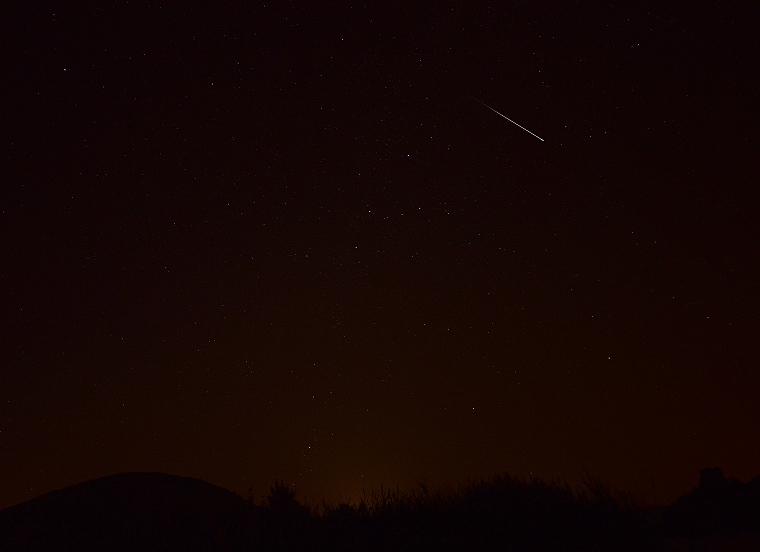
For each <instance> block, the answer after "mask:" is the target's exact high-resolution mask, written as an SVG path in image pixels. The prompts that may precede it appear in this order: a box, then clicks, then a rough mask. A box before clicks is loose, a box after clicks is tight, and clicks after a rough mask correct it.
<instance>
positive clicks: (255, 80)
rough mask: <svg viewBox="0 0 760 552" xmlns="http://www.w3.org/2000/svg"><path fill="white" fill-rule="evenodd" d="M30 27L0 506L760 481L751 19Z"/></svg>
mask: <svg viewBox="0 0 760 552" xmlns="http://www.w3.org/2000/svg"><path fill="white" fill-rule="evenodd" d="M0 10H2V14H1V15H0V21H2V24H1V25H2V27H3V32H2V33H0V35H1V36H2V38H1V39H0V40H2V48H3V51H4V52H5V55H4V56H3V58H4V61H3V66H4V69H3V74H4V78H3V79H2V80H3V82H2V84H0V90H2V98H3V105H4V115H3V117H4V119H3V124H2V148H0V149H1V151H2V163H1V164H0V166H2V169H1V170H2V177H1V180H2V182H3V184H2V185H0V186H1V188H2V199H1V200H0V201H1V202H2V208H1V209H0V211H2V213H0V216H1V217H2V218H1V221H2V222H1V223H0V224H1V231H0V232H1V233H0V240H1V241H0V255H1V258H2V262H1V263H0V286H2V302H1V303H0V309H1V310H0V315H1V316H2V319H1V320H0V325H1V326H2V328H3V330H2V332H0V340H1V341H0V347H1V348H2V355H1V356H2V358H3V360H2V361H0V362H1V363H2V366H3V368H2V374H3V376H2V380H1V382H0V470H1V471H2V473H3V484H2V486H1V487H0V507H5V506H10V505H12V504H15V503H18V502H21V501H24V500H27V499H29V498H32V497H34V496H37V495H39V494H41V493H43V492H46V491H48V490H51V489H54V488H60V487H63V486H66V485H69V484H73V483H76V482H79V481H83V480H87V479H92V478H95V477H99V476H102V475H106V474H110V473H116V472H122V471H163V472H168V473H175V474H180V475H186V476H192V477H198V478H202V479H205V480H207V481H210V482H212V483H215V484H218V485H222V486H224V487H227V488H230V489H232V490H235V491H236V492H239V493H241V494H245V493H246V491H247V489H248V488H249V487H253V488H254V490H255V492H256V494H261V493H263V492H264V491H265V489H267V488H268V486H269V485H271V484H272V483H273V482H274V479H275V478H279V479H284V480H285V481H287V482H291V483H293V484H295V486H296V488H297V489H298V491H299V496H307V497H312V498H315V499H318V498H321V497H328V498H330V499H335V498H337V497H338V495H341V496H342V497H343V498H346V497H347V496H353V497H354V498H356V496H357V495H358V494H359V493H360V490H361V489H362V488H369V487H371V486H373V485H374V486H377V485H379V484H380V483H384V484H385V485H395V484H396V483H399V484H401V485H402V486H405V485H412V484H414V483H415V482H417V481H420V480H425V481H427V482H428V483H429V484H430V485H431V487H437V486H441V485H455V484H456V482H457V481H463V480H465V479H466V478H468V477H477V476H488V475H491V474H493V473H496V472H504V471H507V472H510V473H512V474H515V475H520V476H526V477H527V476H529V475H530V474H534V475H537V476H540V477H544V478H563V479H567V480H568V481H569V482H571V483H576V482H578V481H579V480H580V478H581V477H582V476H583V473H584V469H588V470H589V472H590V473H592V474H594V475H597V476H599V477H601V478H602V479H604V480H607V481H610V482H612V483H613V484H614V485H615V486H618V487H621V488H625V489H630V490H632V491H634V492H635V493H636V494H637V496H639V497H640V498H641V499H642V500H644V501H648V502H660V503H661V502H665V501H671V500H673V499H674V498H676V497H677V496H678V495H679V494H681V493H682V492H685V491H686V490H688V489H690V488H691V487H692V486H694V485H696V483H697V478H698V470H699V469H701V468H704V467H708V466H720V467H721V468H722V469H723V471H724V472H725V473H726V474H727V475H728V476H733V477H737V478H739V479H742V480H744V481H746V480H748V479H750V478H751V477H754V476H757V475H758V474H760V463H759V461H758V459H759V458H760V438H759V437H758V435H760V434H759V433H758V432H757V430H756V425H757V420H758V419H760V400H758V396H759V395H758V389H760V387H758V383H759V382H758V376H757V372H758V353H760V320H759V319H758V314H757V313H758V306H759V303H760V297H758V287H757V280H758V278H757V275H758V268H760V266H759V265H760V263H759V262H758V259H759V258H760V256H759V255H758V252H759V251H760V239H759V237H760V232H758V223H757V213H758V212H760V211H758V207H760V202H759V201H758V199H759V198H758V191H757V189H758V188H757V182H758V178H757V159H758V158H759V156H758V117H757V113H758V111H757V105H756V103H757V91H758V84H760V79H758V73H757V63H756V59H757V53H758V48H757V46H758V38H757V33H756V32H755V29H757V28H758V23H760V22H758V15H757V10H755V9H751V8H749V7H747V8H744V9H739V8H733V7H731V6H730V5H729V4H726V3H723V4H721V5H719V6H718V5H716V6H711V7H710V6H709V5H708V4H699V5H698V6H691V5H690V6H687V7H672V6H671V7H668V6H663V5H661V3H644V4H642V3H641V2H623V3H615V4H614V5H605V6H602V5H599V6H596V5H594V7H593V8H592V7H586V8H578V7H571V6H569V5H565V4H563V5H562V6H561V7H558V6H556V5H553V4H546V5H541V4H540V3H528V5H527V6H526V5H525V4H524V3H518V2H515V3H512V4H510V5H508V6H506V7H504V8H499V9H496V8H493V7H492V8H489V9H487V8H481V7H479V6H477V5H471V4H469V3H467V4H466V5H465V4H461V3H443V4H440V3H435V4H434V5H433V6H428V7H423V4H418V7H409V6H407V5H403V6H399V7H397V8H392V7H390V6H389V5H386V6H385V7H383V8H379V7H378V8H366V7H363V8H360V7H355V8H353V9H351V8H344V7H333V8H330V9H327V8H320V7H318V6H317V5H316V4H303V5H301V4H299V5H294V6H290V7H287V8H283V7H278V6H269V5H267V6H259V7H255V8H253V7H250V8H237V7H236V8H222V7H217V6H215V5H214V6H212V5H210V4H207V3H206V4H202V3H197V4H195V3H189V4H182V6H181V7H177V6H169V5H164V6H160V5H158V4H154V5H153V6H152V7H136V6H134V5H132V4H127V3H126V2H121V3H120V2H116V3H114V4H113V5H109V6H105V5H102V4H101V3H87V2H80V3H75V5H68V4H67V5H65V6H61V5H55V6H54V7H53V6H50V5H47V4H44V3H43V4H36V5H34V6H31V5H27V4H24V3H14V4H12V5H6V6H4V7H2V8H0ZM472 97H476V98H478V99H479V100H482V101H483V102H485V103H487V104H488V105H489V106H491V107H493V108H494V109H496V110H498V111H499V112H501V113H503V114H505V115H506V116H507V117H509V118H511V119H513V120H514V121H516V122H517V123H519V124H520V125H522V126H524V127H525V128H528V129H530V130H531V132H535V133H536V134H537V135H538V136H541V137H542V138H544V139H545V142H540V141H538V140H536V139H535V138H534V137H532V136H530V135H529V134H527V133H526V132H524V131H522V130H520V129H519V128H517V127H516V126H514V125H512V124H510V123H509V122H508V121H506V120H504V119H502V118H501V117H499V116H498V115H496V114H495V113H493V112H492V111H489V110H488V109H486V108H485V107H484V106H483V105H480V104H479V103H478V102H476V101H474V100H473V99H472Z"/></svg>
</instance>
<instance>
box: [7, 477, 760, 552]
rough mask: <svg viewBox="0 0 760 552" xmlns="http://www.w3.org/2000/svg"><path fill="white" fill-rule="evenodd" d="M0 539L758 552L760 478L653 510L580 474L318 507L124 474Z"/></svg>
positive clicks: (45, 545) (166, 547)
mask: <svg viewBox="0 0 760 552" xmlns="http://www.w3.org/2000/svg"><path fill="white" fill-rule="evenodd" d="M0 550H3V551H16V550H39V551H45V550H57V551H58V550H90V551H93V552H96V551H99V550H155V551H174V550H195V551H207V550H208V551H211V550H214V551H243V550H272V551H310V552H311V551H317V552H319V551H327V550H330V551H345V552H353V551H367V552H372V551H386V550H388V551H390V550H393V551H405V550H409V551H411V550H415V551H422V552H425V551H428V550H436V551H440V550H444V551H447V550H450V551H454V550H457V551H461V550H478V551H490V550H500V551H501V550H511V551H515V552H518V551H525V552H539V551H550V550H551V551H567V552H574V551H584V552H587V551H621V552H624V551H637V552H638V551H642V552H643V551H668V550H715V551H721V550H755V551H756V550H760V477H758V478H755V479H754V480H752V481H751V482H750V483H747V484H744V483H741V482H740V481H738V480H735V479H726V478H725V477H724V476H723V473H722V472H721V471H720V470H719V469H717V468H710V469H706V470H702V472H701V474H700V484H699V486H698V487H697V488H695V489H693V490H692V491H690V492H689V493H686V494H684V495H683V496H682V497H681V498H679V499H678V500H677V501H676V502H675V503H674V504H672V505H671V506H668V507H665V508H656V509H651V508H650V509H647V508H642V507H640V506H638V505H637V504H636V503H635V502H634V500H633V499H632V498H631V496H630V495H628V494H626V493H622V492H619V491H615V490H614V489H613V488H612V486H610V485H608V484H606V483H604V482H603V481H601V480H600V479H598V478H595V477H593V476H591V475H590V474H588V473H586V476H585V478H584V480H583V482H582V485H581V486H580V487H579V488H576V489H572V488H570V487H569V486H568V484H567V483H566V482H561V481H543V480H540V479H538V478H528V479H523V478H517V477H513V476H510V475H509V474H501V475H495V476H493V477H491V478H487V479H472V480H469V481H467V482H466V483H464V484H460V485H459V486H458V487H457V488H456V490H453V491H447V492H431V491H430V490H429V489H428V487H427V486H426V485H424V484H420V485H418V486H417V487H416V488H413V489H410V490H407V491H402V490H400V489H399V488H398V487H396V488H386V487H383V486H381V487H380V488H379V490H378V489H372V490H370V491H369V492H365V494H364V495H363V496H362V498H361V499H360V500H359V501H358V502H354V503H351V502H344V503H338V504H330V503H327V502H324V501H323V502H322V503H321V504H320V505H317V506H315V505H311V504H304V503H301V502H299V500H298V498H297V494H296V490H295V489H294V488H293V487H292V486H288V485H286V484H285V483H284V482H282V481H279V480H275V483H274V485H273V486H272V487H270V489H269V493H268V494H267V495H265V496H263V497H262V500H261V501H260V503H258V504H257V503H256V500H255V498H254V497H253V496H252V495H250V494H249V496H248V498H247V499H243V498H241V497H239V496H237V495H236V494H234V493H232V492H231V491H228V490H226V489H222V488H220V487H216V486H214V485H211V484H210V483H206V482H204V481H200V480H197V479H189V478H183V477H179V476H172V475H167V474H145V473H142V474H140V473H138V474H118V475H114V476H109V477H105V478H101V479H98V480H95V481H90V482H86V483H81V484H79V485H74V486H72V487H68V488H66V489H62V490H60V491H54V492H52V493H47V494H46V495H43V496H41V497H38V498H36V499H33V500H30V501H28V502H25V503H23V504H20V505H17V506H14V507H11V508H7V509H6V510H2V511H0Z"/></svg>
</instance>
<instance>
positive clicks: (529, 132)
mask: <svg viewBox="0 0 760 552" xmlns="http://www.w3.org/2000/svg"><path fill="white" fill-rule="evenodd" d="M470 97H471V98H472V99H473V100H475V101H476V102H478V103H479V104H482V105H484V106H486V107H487V108H488V109H490V110H491V111H493V112H494V113H496V114H497V115H501V116H502V117H504V118H505V119H506V120H507V121H509V122H510V123H512V124H513V125H515V126H519V127H520V128H521V129H523V130H524V131H525V132H527V133H528V134H532V135H533V136H535V137H536V138H538V139H539V140H541V141H542V142H545V141H546V140H544V139H543V138H541V137H540V136H539V135H538V134H533V133H532V132H531V131H529V130H528V129H527V128H525V127H524V126H522V125H519V124H517V123H516V122H514V121H513V120H512V119H510V118H509V117H507V116H506V115H504V114H502V113H499V112H498V111H496V110H495V109H494V108H493V107H491V106H490V105H488V104H487V103H484V102H481V101H480V100H479V99H477V98H476V97H474V96H470Z"/></svg>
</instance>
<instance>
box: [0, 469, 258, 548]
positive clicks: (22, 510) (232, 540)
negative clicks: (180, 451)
mask: <svg viewBox="0 0 760 552" xmlns="http://www.w3.org/2000/svg"><path fill="white" fill-rule="evenodd" d="M255 520H256V516H255V508H254V506H253V505H252V504H251V503H249V502H247V501H245V500H244V499H242V498H241V497H239V496H238V495H236V494H235V493H233V492H231V491H228V490H227V489H223V488H221V487H217V486H215V485H212V484H210V483H207V482H205V481H201V480H199V479H191V478H187V477H179V476H175V475H168V474H164V473H121V474H117V475H111V476H107V477H103V478H100V479H95V480H93V481H87V482H85V483H79V484H77V485H73V486H70V487H66V488H64V489H61V490H57V491H52V492H49V493H47V494H44V495H42V496H39V497H37V498H35V499H32V500H29V501H28V502H24V503H22V504H19V505H17V506H13V507H10V508H7V509H5V510H2V511H0V550H4V551H11V550H39V551H44V550H51V551H52V550H56V551H63V550H88V551H93V552H97V551H100V550H124V551H126V550H156V551H159V550H163V551H174V550H197V551H202V550H232V549H238V548H240V543H241V542H243V541H245V540H246V539H245V535H246V533H249V532H250V531H251V530H252V528H253V527H255Z"/></svg>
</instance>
